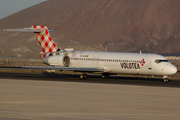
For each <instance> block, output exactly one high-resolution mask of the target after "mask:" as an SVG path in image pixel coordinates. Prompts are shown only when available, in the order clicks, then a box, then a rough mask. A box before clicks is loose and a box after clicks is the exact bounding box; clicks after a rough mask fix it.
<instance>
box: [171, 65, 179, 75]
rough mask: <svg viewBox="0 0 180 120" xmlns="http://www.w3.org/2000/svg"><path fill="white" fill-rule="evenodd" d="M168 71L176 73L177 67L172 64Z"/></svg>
mask: <svg viewBox="0 0 180 120" xmlns="http://www.w3.org/2000/svg"><path fill="white" fill-rule="evenodd" d="M170 72H171V74H172V75H173V74H176V73H177V68H176V67H175V66H174V65H173V66H172V67H171V69H170Z"/></svg>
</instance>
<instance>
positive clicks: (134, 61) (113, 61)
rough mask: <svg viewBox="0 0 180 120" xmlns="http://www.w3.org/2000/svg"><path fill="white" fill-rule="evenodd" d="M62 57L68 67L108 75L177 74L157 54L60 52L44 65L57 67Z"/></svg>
mask: <svg viewBox="0 0 180 120" xmlns="http://www.w3.org/2000/svg"><path fill="white" fill-rule="evenodd" d="M62 55H66V56H69V58H70V65H69V66H68V67H78V68H80V67H81V68H83V67H85V68H99V69H103V71H104V73H109V74H141V75H173V74H175V73H176V72H177V68H176V67H175V66H174V65H172V64H171V63H170V62H169V61H168V60H167V59H166V58H165V57H163V56H161V55H158V54H140V53H118V52H88V51H63V52H62V51H60V52H58V54H57V53H56V57H54V58H53V59H52V60H51V62H48V61H47V60H46V61H45V63H46V64H49V65H53V66H59V65H60V64H59V62H58V61H59V57H60V56H62ZM58 56H59V57H58ZM43 61H44V59H43ZM55 62H56V63H55Z"/></svg>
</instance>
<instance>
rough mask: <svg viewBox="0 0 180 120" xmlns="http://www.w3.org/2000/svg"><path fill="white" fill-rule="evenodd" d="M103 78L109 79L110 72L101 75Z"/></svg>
mask: <svg viewBox="0 0 180 120" xmlns="http://www.w3.org/2000/svg"><path fill="white" fill-rule="evenodd" d="M101 78H102V79H108V78H109V75H108V74H102V75H101Z"/></svg>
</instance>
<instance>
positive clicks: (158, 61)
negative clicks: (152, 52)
mask: <svg viewBox="0 0 180 120" xmlns="http://www.w3.org/2000/svg"><path fill="white" fill-rule="evenodd" d="M155 62H156V63H161V62H169V61H168V60H160V59H159V60H155Z"/></svg>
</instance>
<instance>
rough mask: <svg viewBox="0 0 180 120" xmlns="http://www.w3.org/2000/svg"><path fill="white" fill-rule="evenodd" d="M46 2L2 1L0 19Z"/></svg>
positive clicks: (40, 0)
mask: <svg viewBox="0 0 180 120" xmlns="http://www.w3.org/2000/svg"><path fill="white" fill-rule="evenodd" d="M43 1H46V0H0V19H2V18H4V17H7V16H9V15H11V14H13V13H16V12H18V11H20V10H22V9H25V8H28V7H30V6H33V5H35V4H38V3H41V2H43Z"/></svg>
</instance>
